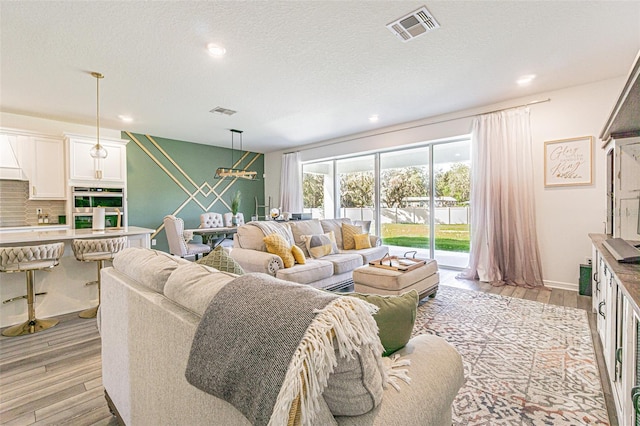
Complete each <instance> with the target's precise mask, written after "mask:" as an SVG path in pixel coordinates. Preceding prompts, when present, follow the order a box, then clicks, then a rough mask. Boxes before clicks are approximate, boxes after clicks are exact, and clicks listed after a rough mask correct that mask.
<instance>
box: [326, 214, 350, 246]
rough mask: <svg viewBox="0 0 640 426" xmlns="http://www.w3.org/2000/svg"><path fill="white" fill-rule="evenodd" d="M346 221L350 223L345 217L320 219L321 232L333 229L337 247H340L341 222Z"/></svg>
mask: <svg viewBox="0 0 640 426" xmlns="http://www.w3.org/2000/svg"><path fill="white" fill-rule="evenodd" d="M343 223H347V224H351V219H349V218H347V217H343V218H339V219H322V220H321V221H320V225H322V232H324V233H325V234H326V233H328V232H331V231H333V233H334V234H335V236H336V245H337V246H338V248H343V247H342V224H343Z"/></svg>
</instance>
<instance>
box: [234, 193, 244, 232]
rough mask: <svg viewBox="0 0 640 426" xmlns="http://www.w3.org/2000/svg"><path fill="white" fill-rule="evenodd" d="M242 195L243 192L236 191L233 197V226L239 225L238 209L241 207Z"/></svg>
mask: <svg viewBox="0 0 640 426" xmlns="http://www.w3.org/2000/svg"><path fill="white" fill-rule="evenodd" d="M241 195H242V194H241V193H240V191H236V193H235V194H234V195H233V198H232V199H231V223H232V224H233V226H237V225H238V218H237V214H238V209H240V201H241V198H240V196H241Z"/></svg>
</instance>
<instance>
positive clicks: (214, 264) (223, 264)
mask: <svg viewBox="0 0 640 426" xmlns="http://www.w3.org/2000/svg"><path fill="white" fill-rule="evenodd" d="M196 263H200V264H201V265H207V266H209V267H211V268H214V269H217V270H218V271H223V272H231V273H232V274H236V275H242V274H244V269H242V266H240V264H239V263H238V262H236V261H235V260H233V258H232V257H231V256H230V255H229V253H228V252H227V250H226V249H225V248H224V247H222V246H217V247H216V248H214V249H213V250H212V251H211V253H209V254H208V255H206V256H205V257H203V258H202V259H198V260H196Z"/></svg>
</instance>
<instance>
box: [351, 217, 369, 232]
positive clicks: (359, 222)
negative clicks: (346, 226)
mask: <svg viewBox="0 0 640 426" xmlns="http://www.w3.org/2000/svg"><path fill="white" fill-rule="evenodd" d="M353 224H354V225H356V226H362V232H364V233H365V234H370V233H371V221H370V220H354V221H353Z"/></svg>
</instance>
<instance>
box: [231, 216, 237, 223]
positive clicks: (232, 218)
mask: <svg viewBox="0 0 640 426" xmlns="http://www.w3.org/2000/svg"><path fill="white" fill-rule="evenodd" d="M231 224H232V225H233V226H238V215H237V214H234V215H232V216H231Z"/></svg>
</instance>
